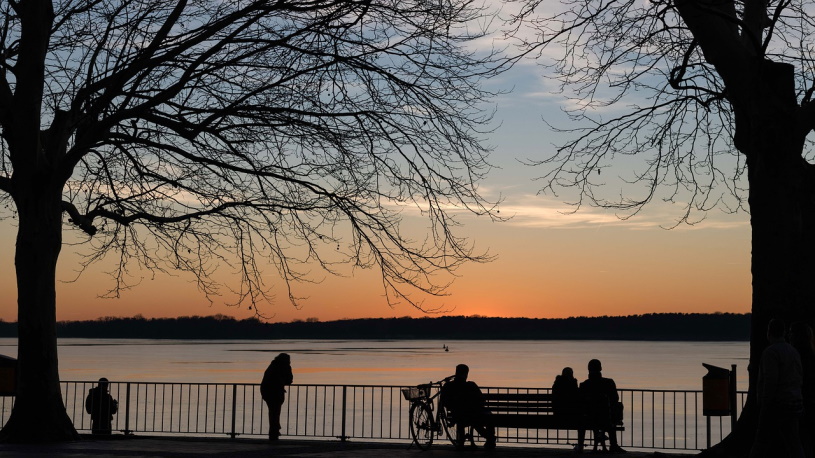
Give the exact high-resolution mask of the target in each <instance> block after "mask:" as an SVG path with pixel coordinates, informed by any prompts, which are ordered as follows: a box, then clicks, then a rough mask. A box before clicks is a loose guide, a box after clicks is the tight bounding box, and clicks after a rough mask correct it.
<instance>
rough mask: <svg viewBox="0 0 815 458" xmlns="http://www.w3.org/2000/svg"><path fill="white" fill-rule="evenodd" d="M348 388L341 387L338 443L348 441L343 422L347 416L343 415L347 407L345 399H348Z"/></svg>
mask: <svg viewBox="0 0 815 458" xmlns="http://www.w3.org/2000/svg"><path fill="white" fill-rule="evenodd" d="M347 394H348V386H346V385H343V386H342V431H341V432H340V441H342V442H345V441H346V440H347V439H348V436H347V435H346V434H345V422H346V418H347V415H346V413H345V409H346V406H347V399H348V396H347Z"/></svg>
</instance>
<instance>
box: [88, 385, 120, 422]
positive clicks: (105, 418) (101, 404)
mask: <svg viewBox="0 0 815 458" xmlns="http://www.w3.org/2000/svg"><path fill="white" fill-rule="evenodd" d="M109 385H110V384H109V382H108V379H106V378H105V377H102V378H100V379H99V384H98V385H97V386H96V388H91V389H90V390H89V391H88V397H86V398H85V411H86V412H88V413H89V414H90V415H91V432H92V433H93V434H111V432H112V431H113V427H112V423H113V415H114V414H115V413H116V412H117V411H118V410H119V402H118V401H116V400H115V399H113V396H111V395H110V393H109V392H108V388H109Z"/></svg>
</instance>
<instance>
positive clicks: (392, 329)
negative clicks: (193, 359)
mask: <svg viewBox="0 0 815 458" xmlns="http://www.w3.org/2000/svg"><path fill="white" fill-rule="evenodd" d="M16 336H17V324H16V323H9V322H0V337H16ZM57 336H58V337H60V338H67V337H80V338H104V339H180V340H187V339H189V340H196V339H224V340H275V339H313V340H323V339H324V340H328V339H344V340H354V339H360V340H363V339H400V340H642V341H749V339H750V314H749V313H746V314H735V313H712V314H702V313H654V314H645V315H630V316H617V317H613V316H602V317H573V318H490V317H481V316H469V317H465V316H442V317H432V318H430V317H426V318H409V317H403V318H364V319H349V320H338V321H325V322H321V321H315V320H309V321H294V322H290V323H264V322H262V321H260V320H258V319H255V318H249V319H245V320H236V319H234V318H231V317H227V316H223V315H216V316H209V317H197V316H196V317H179V318H143V317H132V318H112V317H107V318H100V319H98V320H91V321H63V322H59V323H57Z"/></svg>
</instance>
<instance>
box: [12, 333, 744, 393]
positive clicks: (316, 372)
mask: <svg viewBox="0 0 815 458" xmlns="http://www.w3.org/2000/svg"><path fill="white" fill-rule="evenodd" d="M16 345H17V341H16V339H0V354H5V355H8V356H12V357H16V356H17V347H16ZM445 345H446V346H447V347H448V348H449V351H445V350H444V346H445ZM281 352H285V353H289V354H290V355H291V357H292V367H293V370H294V382H295V383H297V384H334V385H356V384H367V385H402V386H405V385H415V384H418V383H423V382H428V381H430V380H438V379H441V378H443V377H445V376H447V375H451V374H452V373H453V371H454V368H455V366H456V364H459V363H465V364H468V365H469V366H470V379H471V380H473V381H475V382H477V383H478V384H479V385H481V386H509V387H549V386H551V385H552V382H553V381H554V378H555V376H556V375H557V374H560V371H561V369H562V368H563V367H565V366H570V367H572V368H574V372H575V376H576V377H577V378H578V379H579V380H583V379H585V378H586V364H587V363H588V361H589V360H590V359H592V358H597V359H599V360H601V361H602V363H603V369H604V370H603V374H604V375H605V376H606V377H611V378H613V379H615V380H616V382H617V386H618V387H620V388H632V389H633V388H637V389H670V390H701V388H702V377H703V376H704V375H705V374H706V373H707V370H706V369H705V368H704V367H702V363H708V364H713V365H715V366H720V367H724V368H727V369H729V368H730V366H731V364H737V365H738V369H737V370H738V389H739V390H746V389H747V361H748V357H749V343H748V342H643V341H563V340H553V341H545V340H544V341H530V340H522V341H505V340H501V341H469V340H467V341H463V340H456V341H442V340H438V341H436V340H262V341H260V340H254V341H245V340H218V341H209V340H194V341H190V340H150V339H127V340H114V339H60V341H59V358H60V378H61V379H62V380H63V381H85V380H88V381H90V380H97V379H99V378H100V377H107V378H108V379H110V380H111V381H117V382H145V381H146V382H198V383H200V382H210V383H259V382H260V379H261V377H262V374H263V371H264V369H265V368H266V366H267V365H268V363H269V361H271V359H272V358H273V357H274V356H275V355H277V354H278V353H281Z"/></svg>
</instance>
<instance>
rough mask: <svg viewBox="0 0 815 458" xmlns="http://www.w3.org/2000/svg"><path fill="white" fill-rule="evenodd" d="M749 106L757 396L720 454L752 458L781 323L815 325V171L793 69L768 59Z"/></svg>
mask: <svg viewBox="0 0 815 458" xmlns="http://www.w3.org/2000/svg"><path fill="white" fill-rule="evenodd" d="M756 67H757V68H756V70H757V71H756V75H757V77H756V78H755V79H754V80H755V81H754V84H753V85H752V87H751V88H750V92H751V93H750V94H747V95H746V96H745V97H742V100H748V102H747V103H745V104H742V105H737V104H736V103H734V108H735V111H736V146H737V147H738V148H739V150H740V151H741V152H742V153H743V154H744V155H745V156H746V157H747V168H748V181H749V187H750V190H749V192H750V194H749V204H750V224H751V226H752V275H753V304H752V321H751V332H750V363H749V366H748V376H749V381H750V385H749V392H748V396H747V403H746V407H745V410H744V412H743V413H742V415H741V417H740V418H739V422H738V424H737V426H736V428H735V430H734V431H733V433H732V434H731V435H730V436H728V437H727V438H726V439H725V440H724V441H722V443H721V445H720V447H717V448H716V451H717V452H719V453H717V454H718V455H723V456H746V455H747V453H748V452H749V450H750V447H751V445H752V439H753V436H754V433H755V428H756V417H755V415H756V405H755V402H756V396H755V394H756V393H755V390H756V381H757V376H758V371H757V370H756V369H757V368H758V365H759V363H760V360H761V354H762V352H763V351H764V348H765V347H766V346H767V337H766V333H767V324H768V323H769V321H770V320H771V319H773V318H780V319H782V320H784V322H785V324H786V325H787V326H789V324H790V323H792V322H794V321H804V322H806V323H807V324H809V325H810V326H815V308H813V306H815V288H813V287H812V279H813V278H815V237H813V234H815V190H814V189H813V182H812V179H811V174H812V173H813V172H812V168H813V166H812V165H810V164H808V163H806V161H805V160H804V159H803V148H804V140H805V137H806V132H805V131H803V129H801V128H800V123H799V122H798V119H797V116H798V115H799V109H798V104H797V101H796V97H795V94H794V91H793V83H794V81H793V76H794V75H793V72H792V71H793V69H792V67H791V66H788V65H783V64H775V63H772V62H768V61H763V62H761V63H760V64H759V65H757V66H756Z"/></svg>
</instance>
